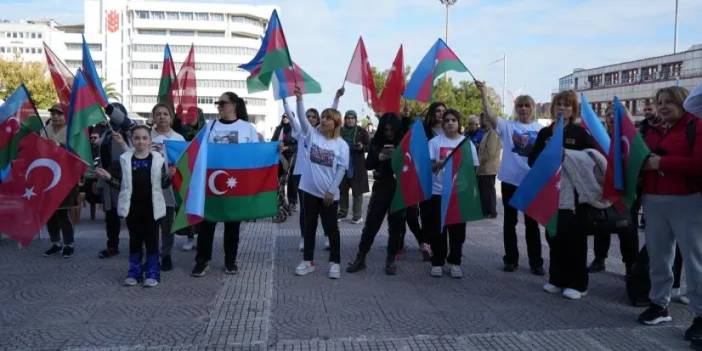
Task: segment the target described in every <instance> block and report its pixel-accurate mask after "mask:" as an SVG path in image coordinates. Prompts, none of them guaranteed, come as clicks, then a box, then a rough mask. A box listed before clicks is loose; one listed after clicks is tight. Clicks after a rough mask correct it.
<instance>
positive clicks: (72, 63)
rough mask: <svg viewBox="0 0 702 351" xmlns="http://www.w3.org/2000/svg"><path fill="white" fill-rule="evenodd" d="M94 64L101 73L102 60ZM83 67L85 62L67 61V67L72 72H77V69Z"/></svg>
mask: <svg viewBox="0 0 702 351" xmlns="http://www.w3.org/2000/svg"><path fill="white" fill-rule="evenodd" d="M93 63H95V69H96V70H97V71H98V72H99V71H101V70H102V60H94V61H93ZM82 65H83V61H81V60H66V66H68V68H70V69H71V71H75V70H76V69H77V68H79V67H81V66H82Z"/></svg>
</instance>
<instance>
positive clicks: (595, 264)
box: [587, 258, 605, 273]
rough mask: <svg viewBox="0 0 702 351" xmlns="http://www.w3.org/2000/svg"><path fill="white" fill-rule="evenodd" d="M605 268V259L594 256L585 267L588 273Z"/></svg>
mask: <svg viewBox="0 0 702 351" xmlns="http://www.w3.org/2000/svg"><path fill="white" fill-rule="evenodd" d="M604 270H605V261H604V260H603V259H601V258H596V259H594V260H592V263H590V266H588V267H587V272H588V273H597V272H602V271H604Z"/></svg>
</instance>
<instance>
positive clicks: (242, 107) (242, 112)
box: [222, 91, 249, 122]
mask: <svg viewBox="0 0 702 351" xmlns="http://www.w3.org/2000/svg"><path fill="white" fill-rule="evenodd" d="M222 95H226V96H227V97H228V98H229V100H230V101H231V102H232V103H234V104H235V105H234V113H235V114H236V118H238V119H240V120H242V121H246V122H248V121H249V113H248V111H246V101H245V100H244V99H242V98H240V97H239V95H236V93H234V92H231V91H225V92H224V93H223V94H222Z"/></svg>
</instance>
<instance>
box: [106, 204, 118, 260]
mask: <svg viewBox="0 0 702 351" xmlns="http://www.w3.org/2000/svg"><path fill="white" fill-rule="evenodd" d="M119 229H120V221H119V215H117V209H116V208H113V209H111V210H109V211H105V232H107V248H108V249H113V250H119Z"/></svg>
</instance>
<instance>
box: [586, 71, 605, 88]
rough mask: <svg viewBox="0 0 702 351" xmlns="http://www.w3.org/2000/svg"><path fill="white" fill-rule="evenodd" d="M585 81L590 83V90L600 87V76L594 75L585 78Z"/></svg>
mask: <svg viewBox="0 0 702 351" xmlns="http://www.w3.org/2000/svg"><path fill="white" fill-rule="evenodd" d="M587 81H588V82H589V83H590V88H597V87H599V86H600V85H602V75H601V74H595V75H592V76H588V77H587Z"/></svg>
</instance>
